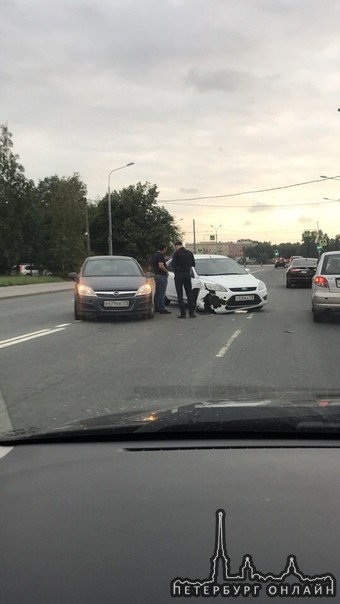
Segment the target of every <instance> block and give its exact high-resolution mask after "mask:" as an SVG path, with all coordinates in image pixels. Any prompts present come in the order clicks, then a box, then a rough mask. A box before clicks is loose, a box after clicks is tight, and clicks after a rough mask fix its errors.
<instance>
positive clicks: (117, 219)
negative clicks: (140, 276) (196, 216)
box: [89, 183, 180, 267]
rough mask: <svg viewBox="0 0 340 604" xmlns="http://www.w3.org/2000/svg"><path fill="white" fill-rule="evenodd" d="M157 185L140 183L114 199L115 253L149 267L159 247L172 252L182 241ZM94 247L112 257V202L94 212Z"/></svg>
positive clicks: (91, 229) (97, 252)
mask: <svg viewBox="0 0 340 604" xmlns="http://www.w3.org/2000/svg"><path fill="white" fill-rule="evenodd" d="M157 197H158V191H157V186H156V185H151V184H150V183H145V184H142V183H138V184H136V185H131V186H129V187H127V188H124V189H122V190H121V191H114V193H113V194H112V195H111V204H112V239H113V253H114V254H119V255H120V254H122V255H127V256H133V257H134V258H136V259H137V260H138V261H139V262H140V263H141V265H142V266H143V267H147V266H148V264H149V261H150V255H151V254H152V253H153V252H154V251H155V249H157V247H158V245H159V243H161V242H163V243H165V244H166V245H167V246H168V248H169V250H171V249H172V245H173V242H174V241H175V240H176V239H177V238H179V237H180V231H179V230H178V229H177V228H176V226H175V224H174V221H173V217H172V216H171V214H170V213H169V212H168V211H167V210H166V209H165V208H163V207H160V206H158V205H157ZM89 220H90V232H91V245H92V249H93V250H94V252H95V253H96V254H107V253H108V198H107V196H105V197H104V199H102V200H101V201H100V202H99V203H98V205H97V206H96V207H95V209H94V208H93V206H92V208H91V209H90V212H89Z"/></svg>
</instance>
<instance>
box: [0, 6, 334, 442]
mask: <svg viewBox="0 0 340 604" xmlns="http://www.w3.org/2000/svg"><path fill="white" fill-rule="evenodd" d="M0 40H1V42H0V46H1V57H3V58H4V61H3V63H2V67H1V69H0V91H1V92H0V96H1V102H0V106H1V110H0V438H1V439H2V440H3V441H6V442H7V439H10V438H19V437H20V438H23V439H24V438H25V437H28V436H30V435H32V434H36V435H42V434H49V433H51V432H54V431H55V430H57V431H58V434H59V433H60V430H59V429H65V431H67V433H68V434H70V432H72V430H74V431H75V432H76V431H81V432H83V433H84V435H85V434H86V433H89V430H90V427H89V426H91V429H92V428H95V430H97V431H98V432H100V431H101V430H103V431H105V432H107V430H110V429H111V428H112V430H113V431H114V429H116V428H117V429H118V427H119V431H120V434H123V435H126V434H131V435H132V434H134V432H135V428H136V426H138V428H140V426H141V425H142V426H144V428H143V433H145V434H147V433H148V431H149V432H150V433H151V430H154V431H156V427H158V426H159V425H160V424H159V422H158V421H156V420H155V418H159V417H160V415H159V414H160V413H161V414H162V413H164V414H165V415H162V416H161V421H162V425H165V423H166V422H169V425H171V430H172V431H174V432H175V431H176V426H179V424H180V423H181V425H182V419H181V420H179V419H178V421H177V419H175V418H180V417H181V418H183V416H181V414H180V413H179V411H180V409H181V408H182V407H185V415H184V416H185V418H186V420H187V423H189V422H190V421H191V422H194V421H195V425H196V427H197V426H198V425H199V430H200V432H201V434H202V437H203V435H204V431H205V429H204V421H205V422H206V428H207V430H208V426H211V424H212V422H211V417H213V423H216V422H217V423H218V422H219V421H221V422H222V420H223V425H224V427H225V431H226V433H227V431H228V428H227V427H226V426H227V422H226V419H227V416H228V414H229V416H230V417H232V414H233V413H234V411H235V409H238V414H242V415H240V417H239V419H237V421H242V422H244V427H245V428H247V427H250V428H251V429H255V428H254V424H255V422H254V421H253V420H254V417H255V418H256V413H258V414H259V417H260V414H262V415H261V418H262V419H261V422H264V421H265V420H266V418H267V419H268V426H272V425H273V423H275V422H276V421H278V420H277V418H278V416H280V417H281V418H284V417H288V414H289V413H290V411H289V409H292V407H294V405H296V406H298V407H300V406H301V405H302V406H303V408H304V409H305V408H306V407H309V408H310V409H313V410H314V411H315V413H316V414H319V412H320V409H322V405H321V407H320V404H323V403H325V406H327V405H328V406H332V409H333V411H334V409H335V407H336V405H337V404H338V402H337V401H339V400H340V371H339V354H340V353H339V342H340V201H339V199H340V169H339V138H340V95H339V1H337V0H329V2H326V3H322V2H320V1H317V0H308V1H307V0H301V1H300V2H299V1H294V0H242V1H237V0H144V1H142V0H128V1H122V0H110V1H108V0H96V1H94V0H87V1H86V2H82V1H81V0H80V1H78V2H66V1H65V0H59V2H51V1H49V0H34V1H30V2H15V1H11V0H5V2H2V3H1V19H0ZM338 172H339V174H338ZM324 254H326V256H324ZM321 258H322V260H320V263H319V259H321ZM170 260H171V262H169V261H170ZM291 261H292V264H290V262H291ZM318 263H319V264H318ZM273 407H275V418H276V419H275V418H274V419H273V416H272V415H270V414H271V413H272V412H271V411H270V410H271V409H272V408H273ZM240 408H242V411H239V409H240ZM262 408H263V409H264V411H263V412H262V411H261V412H260V411H259V409H262ZM211 409H214V411H211ZM232 410H234V411H232ZM267 412H268V415H266V414H267ZM198 413H199V418H200V422H199V423H197V422H196V420H195V418H197V415H198ZM211 413H213V415H211ZM235 413H236V412H235ZM304 413H305V412H304ZM325 413H326V411H325ZM334 413H335V412H334ZM305 415H306V417H307V416H308V414H305ZM297 416H298V414H297ZM297 416H296V417H297ZM235 417H236V415H235ZM237 417H238V416H237ZM270 417H271V418H272V419H270ZM308 417H309V416H308ZM171 418H172V419H171ZM269 419H270V421H269ZM170 420H171V421H170ZM306 421H307V420H306ZM308 421H309V422H310V418H309V419H308ZM88 422H90V423H88ZM247 422H248V423H247ZM333 423H335V424H336V423H337V419H335V420H334V422H333ZM283 424H284V419H283V420H282V422H281V421H280V422H279V423H278V424H277V425H278V426H280V430H281V428H282V426H283ZM152 425H154V428H152ZM221 425H222V423H221ZM310 425H311V424H310ZM261 426H262V424H261ZM282 429H283V428H282ZM185 434H186V430H185V429H184V428H183V429H182V436H183V438H185ZM339 434H340V432H339ZM60 438H61V439H62V437H61V436H60Z"/></svg>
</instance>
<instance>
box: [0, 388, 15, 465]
mask: <svg viewBox="0 0 340 604" xmlns="http://www.w3.org/2000/svg"><path fill="white" fill-rule="evenodd" d="M0 427H1V432H3V433H7V432H13V424H12V422H11V418H10V416H9V413H8V410H7V406H6V403H5V399H4V397H3V395H2V392H1V390H0ZM4 448H5V447H4ZM0 457H1V455H0Z"/></svg>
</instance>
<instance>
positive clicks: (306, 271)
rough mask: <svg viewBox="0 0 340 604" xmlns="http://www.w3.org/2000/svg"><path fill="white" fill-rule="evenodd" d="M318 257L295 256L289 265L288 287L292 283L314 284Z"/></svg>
mask: <svg viewBox="0 0 340 604" xmlns="http://www.w3.org/2000/svg"><path fill="white" fill-rule="evenodd" d="M317 264H318V258H295V260H293V261H292V262H291V264H290V265H289V267H288V270H287V274H286V287H291V286H292V285H308V286H311V285H312V280H313V277H314V275H315V271H316V267H317Z"/></svg>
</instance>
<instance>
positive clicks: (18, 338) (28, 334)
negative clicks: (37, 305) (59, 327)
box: [0, 329, 50, 344]
mask: <svg viewBox="0 0 340 604" xmlns="http://www.w3.org/2000/svg"><path fill="white" fill-rule="evenodd" d="M47 331H50V330H49V329H40V330H39V331H32V332H31V333H25V334H23V335H22V336H15V338H8V340H0V344H6V343H7V342H15V341H16V340H20V339H21V338H26V337H27V336H35V335H36V334H39V333H46V332H47Z"/></svg>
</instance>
